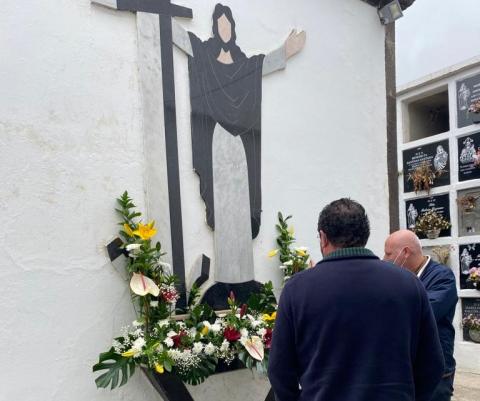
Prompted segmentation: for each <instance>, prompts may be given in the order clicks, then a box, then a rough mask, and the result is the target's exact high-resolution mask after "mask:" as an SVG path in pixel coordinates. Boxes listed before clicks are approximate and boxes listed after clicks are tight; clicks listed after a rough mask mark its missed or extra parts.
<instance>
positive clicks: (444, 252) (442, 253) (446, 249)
mask: <svg viewBox="0 0 480 401" xmlns="http://www.w3.org/2000/svg"><path fill="white" fill-rule="evenodd" d="M453 250H454V248H453V246H436V247H434V248H433V249H432V253H434V254H435V256H436V257H437V260H438V262H439V263H441V264H442V265H447V264H448V261H449V260H450V251H453Z"/></svg>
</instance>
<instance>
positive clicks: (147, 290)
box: [130, 273, 160, 297]
mask: <svg viewBox="0 0 480 401" xmlns="http://www.w3.org/2000/svg"><path fill="white" fill-rule="evenodd" d="M130 288H131V289H132V291H133V292H134V293H135V294H137V295H140V296H142V297H144V296H145V295H147V294H152V295H153V296H154V297H158V294H160V288H158V285H156V284H155V282H154V281H153V280H152V279H151V278H148V277H145V276H144V275H143V274H142V273H133V275H132V279H131V280H130Z"/></svg>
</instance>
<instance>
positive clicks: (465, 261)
mask: <svg viewBox="0 0 480 401" xmlns="http://www.w3.org/2000/svg"><path fill="white" fill-rule="evenodd" d="M458 258H459V263H458V266H459V269H460V272H459V273H460V274H459V278H460V289H461V290H470V289H475V286H474V285H473V283H471V282H469V281H467V277H468V271H469V270H470V269H471V268H472V267H478V266H480V244H464V245H459V247H458Z"/></svg>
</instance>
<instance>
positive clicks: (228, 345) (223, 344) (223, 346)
mask: <svg viewBox="0 0 480 401" xmlns="http://www.w3.org/2000/svg"><path fill="white" fill-rule="evenodd" d="M229 347H230V343H229V342H228V341H227V340H223V343H222V345H221V346H220V351H222V352H225V351H228V348H229Z"/></svg>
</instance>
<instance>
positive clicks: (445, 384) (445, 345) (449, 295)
mask: <svg viewBox="0 0 480 401" xmlns="http://www.w3.org/2000/svg"><path fill="white" fill-rule="evenodd" d="M384 259H385V260H391V261H393V262H394V263H395V264H397V265H398V266H401V267H405V268H407V269H408V270H410V271H411V272H412V273H414V274H415V275H416V276H417V277H418V278H419V279H420V281H421V282H422V284H423V285H424V287H425V289H426V290H427V295H428V299H429V301H430V304H431V306H432V309H433V313H434V315H435V320H436V322H437V328H438V334H439V336H440V343H441V345H442V349H443V356H444V358H445V371H444V372H443V377H442V380H441V381H440V383H439V385H438V387H437V389H436V390H435V393H434V395H433V397H432V399H431V401H450V400H451V398H452V395H453V379H454V376H455V359H454V358H453V346H454V342H455V329H454V327H453V317H454V316H455V307H456V305H457V300H458V296H457V286H456V284H455V276H454V274H453V272H452V269H450V268H448V267H447V266H444V265H442V264H440V263H438V262H435V261H434V260H433V259H431V258H430V256H426V255H424V254H423V252H422V246H421V243H420V240H419V239H418V237H417V236H416V235H415V234H414V233H413V232H411V231H409V230H400V231H397V232H394V233H393V234H392V235H390V236H389V237H388V238H387V240H386V241H385V256H384Z"/></svg>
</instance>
